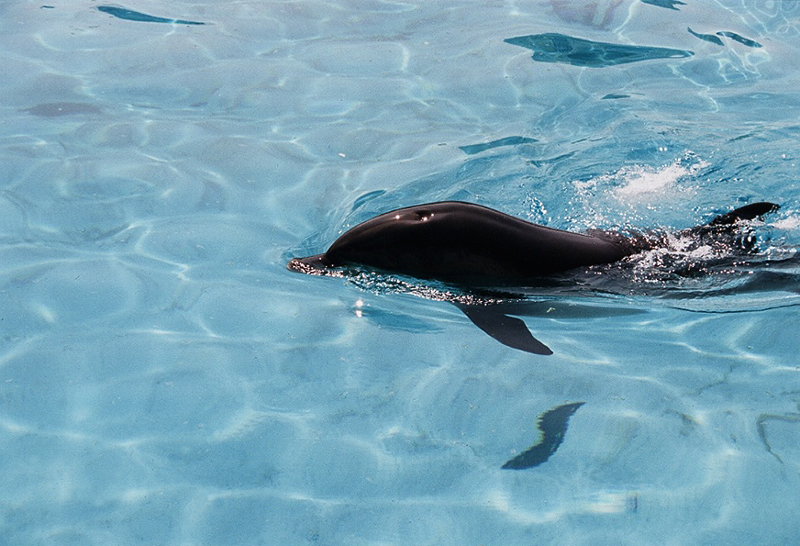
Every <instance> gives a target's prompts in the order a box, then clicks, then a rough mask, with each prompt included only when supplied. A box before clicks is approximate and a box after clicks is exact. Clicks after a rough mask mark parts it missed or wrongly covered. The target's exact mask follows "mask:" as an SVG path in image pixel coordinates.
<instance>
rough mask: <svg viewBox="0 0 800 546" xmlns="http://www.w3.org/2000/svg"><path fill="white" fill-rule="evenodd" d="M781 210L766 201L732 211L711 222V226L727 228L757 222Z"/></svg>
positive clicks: (778, 206)
mask: <svg viewBox="0 0 800 546" xmlns="http://www.w3.org/2000/svg"><path fill="white" fill-rule="evenodd" d="M779 208H781V207H780V205H776V204H775V203H767V202H766V201H762V202H760V203H750V204H749V205H745V206H743V207H739V208H738V209H735V210H732V211H730V212H729V213H727V214H722V215H720V216H717V217H716V218H714V219H713V220H711V222H710V223H709V225H711V226H727V225H731V224H735V223H736V222H739V221H740V220H755V219H756V218H760V217H761V216H764V215H765V214H767V213H770V212H774V211H776V210H778V209H779Z"/></svg>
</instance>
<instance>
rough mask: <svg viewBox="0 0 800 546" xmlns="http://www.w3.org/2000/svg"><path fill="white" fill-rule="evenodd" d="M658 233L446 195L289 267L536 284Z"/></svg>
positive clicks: (729, 219) (751, 209) (715, 226)
mask: <svg viewBox="0 0 800 546" xmlns="http://www.w3.org/2000/svg"><path fill="white" fill-rule="evenodd" d="M776 208H777V205H773V204H772V203H754V204H752V205H747V206H746V207H742V208H740V209H736V210H735V211H733V212H731V213H728V214H726V215H723V216H718V217H717V218H716V219H715V220H714V221H712V222H711V224H709V225H707V226H702V228H695V229H702V230H704V231H717V230H720V229H724V228H721V226H727V225H730V224H733V223H735V222H736V221H738V220H743V219H753V218H755V217H757V216H760V215H762V214H765V213H766V212H769V211H771V210H774V209H776ZM704 235H705V234H704ZM659 241H660V240H659V239H658V238H648V237H646V236H644V235H641V236H634V237H626V236H623V235H621V234H618V233H614V232H603V231H593V232H592V233H590V234H582V233H574V232H571V231H563V230H559V229H552V228H548V227H544V226H540V225H537V224H533V223H531V222H526V221H525V220H520V219H519V218H514V217H513V216H509V215H508V214H504V213H502V212H498V211H496V210H493V209H490V208H487V207H483V206H480V205H475V204H472V203H463V202H459V201H444V202H440V203H429V204H426V205H416V206H413V207H406V208H402V209H397V210H393V211H391V212H387V213H385V214H381V215H380V216H376V217H375V218H372V219H370V220H367V221H366V222H364V223H362V224H359V225H357V226H355V227H354V228H352V229H350V230H349V231H347V232H346V233H345V234H343V235H342V236H341V237H339V239H337V240H336V242H334V243H333V244H332V245H331V247H330V248H329V249H328V251H327V252H325V253H324V254H318V255H316V256H309V257H307V258H295V259H293V260H292V261H291V262H289V269H292V270H294V271H299V272H302V273H318V272H320V270H327V269H331V268H337V267H343V266H347V265H363V266H369V267H373V268H377V269H382V270H384V271H387V272H390V273H398V274H402V275H409V276H412V277H417V278H420V279H436V280H440V281H444V282H450V283H455V284H460V285H469V286H480V287H487V286H530V285H531V284H530V283H531V281H533V280H535V279H537V278H541V277H547V276H549V275H554V274H557V273H562V272H564V271H569V270H570V269H575V268H578V267H586V266H591V265H599V264H608V263H613V262H616V261H619V260H621V259H623V258H625V257H626V256H630V255H632V254H635V253H637V252H642V251H644V250H649V249H651V248H653V247H654V246H656V245H658V243H659Z"/></svg>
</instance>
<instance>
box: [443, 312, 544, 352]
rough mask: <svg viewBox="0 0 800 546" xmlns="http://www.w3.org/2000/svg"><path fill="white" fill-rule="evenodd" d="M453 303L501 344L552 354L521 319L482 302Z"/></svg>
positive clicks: (473, 322) (526, 350)
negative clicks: (469, 303)
mask: <svg viewBox="0 0 800 546" xmlns="http://www.w3.org/2000/svg"><path fill="white" fill-rule="evenodd" d="M454 305H455V306H456V307H458V308H459V309H461V312H462V313H464V314H465V315H466V316H467V318H468V319H469V320H470V321H472V324H474V325H475V326H477V327H478V328H480V329H481V330H483V331H484V332H486V333H487V334H489V335H490V336H492V337H493V338H494V339H496V340H497V341H499V342H500V343H502V344H503V345H506V346H508V347H511V348H512V349H519V350H520V351H525V352H528V353H533V354H537V355H551V354H553V351H552V350H550V347H548V346H547V345H545V344H544V343H542V342H541V341H539V340H538V339H536V338H535V337H533V334H531V332H530V330H528V327H527V326H526V325H525V323H524V322H523V321H522V320H521V319H518V318H515V317H510V316H508V315H506V314H505V313H503V312H502V310H501V309H500V308H496V307H495V306H493V305H482V304H473V305H467V304H463V303H455V304H454Z"/></svg>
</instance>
